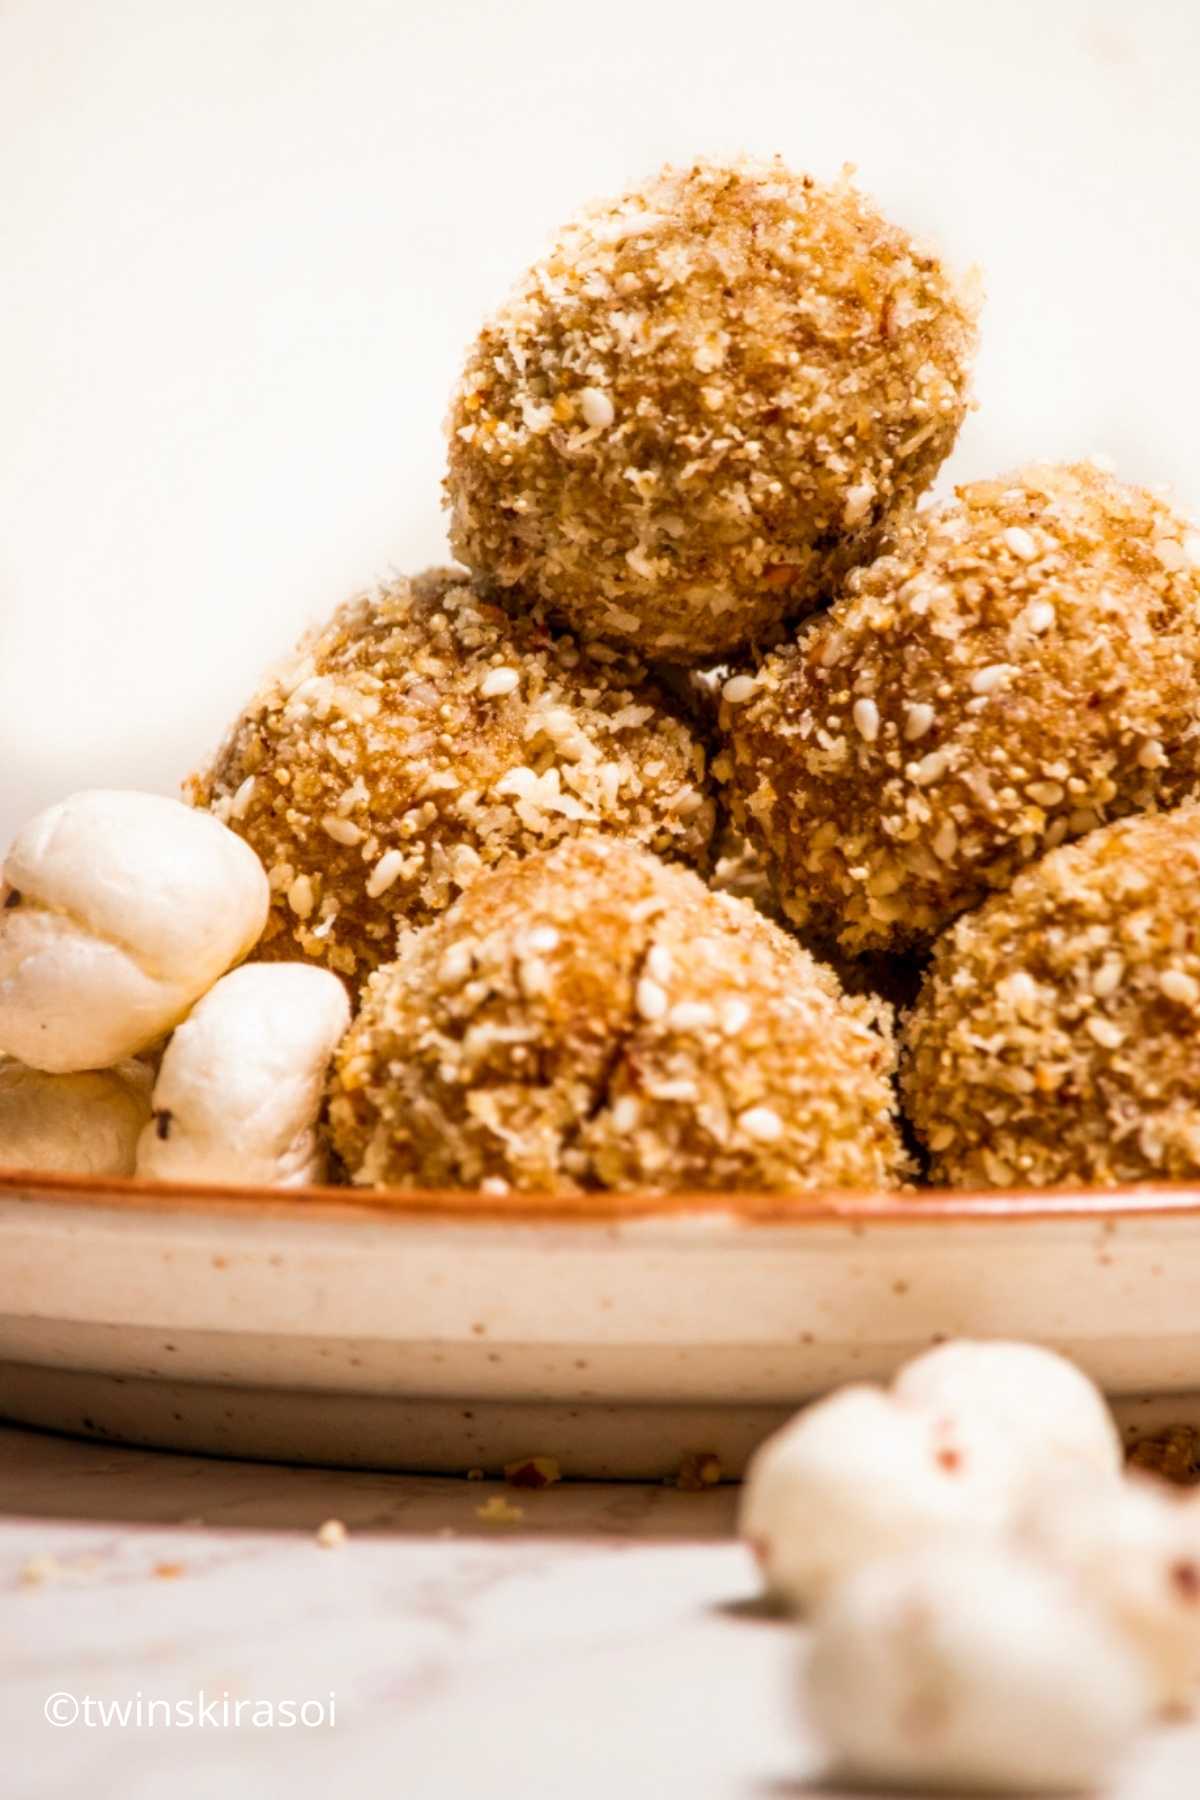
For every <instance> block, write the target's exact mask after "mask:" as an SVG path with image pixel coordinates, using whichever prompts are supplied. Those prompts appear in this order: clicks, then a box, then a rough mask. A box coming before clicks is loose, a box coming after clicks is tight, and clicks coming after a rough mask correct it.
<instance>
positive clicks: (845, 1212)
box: [0, 1173, 1200, 1478]
mask: <svg viewBox="0 0 1200 1800" xmlns="http://www.w3.org/2000/svg"><path fill="white" fill-rule="evenodd" d="M1198 1296H1200V1189H1196V1188H1170V1187H1155V1188H1137V1189H1125V1190H1121V1191H1118V1192H1114V1193H1106V1194H1098V1193H1095V1192H1092V1193H1079V1192H1055V1193H1040V1194H1023V1193H1007V1192H1005V1193H990V1194H959V1193H950V1192H935V1193H929V1194H923V1195H908V1196H900V1197H897V1196H895V1195H883V1194H881V1195H873V1196H871V1195H869V1196H862V1195H841V1196H833V1197H831V1198H828V1199H824V1198H820V1199H816V1198H812V1197H808V1196H804V1197H790V1198H782V1197H779V1196H765V1197H756V1196H746V1195H736V1196H732V1195H731V1196H725V1195H711V1194H709V1195H699V1196H671V1197H667V1198H664V1197H662V1196H645V1195H613V1194H589V1195H581V1196H570V1197H564V1198H557V1197H549V1198H542V1197H540V1196H532V1197H531V1196H518V1195H507V1196H504V1197H502V1198H496V1197H491V1196H481V1195H479V1194H476V1193H458V1194H431V1193H415V1192H404V1193H399V1192H397V1193H385V1194H378V1195H370V1196H366V1195H357V1194H354V1193H352V1192H349V1191H347V1190H346V1189H337V1188H325V1189H319V1188H314V1189H308V1190H304V1191H301V1192H296V1193H292V1194H288V1195H286V1196H283V1195H281V1194H279V1193H278V1192H273V1191H271V1190H269V1189H250V1188H247V1189H244V1190H243V1189H220V1188H168V1187H156V1186H152V1185H150V1184H148V1183H145V1182H135V1181H129V1182H107V1183H97V1182H94V1181H90V1180H84V1179H76V1178H69V1177H62V1176H51V1177H47V1176H37V1175H23V1174H20V1173H15V1174H14V1173H8V1174H3V1173H0V1414H2V1415H4V1416H7V1417H8V1418H10V1419H14V1420H18V1421H20V1422H22V1423H25V1424H33V1425H43V1426H50V1427H53V1428H55V1429H59V1430H64V1431H71V1432H77V1433H86V1434H90V1435H92V1436H97V1437H105V1438H111V1439H117V1440H123V1441H128V1442H133V1443H139V1444H151V1445H165V1446H168V1447H171V1448H175V1449H181V1450H192V1451H197V1450H199V1451H212V1452H217V1453H224V1454H229V1455H236V1456H250V1457H267V1458H282V1459H286V1460H295V1461H315V1462H330V1463H341V1464H357V1465H367V1466H374V1467H379V1468H406V1469H423V1470H466V1469H468V1468H471V1467H476V1466H478V1467H481V1468H485V1469H487V1470H494V1469H496V1468H498V1467H499V1466H500V1465H502V1464H504V1463H506V1462H509V1461H511V1460H513V1459H514V1458H517V1457H521V1456H525V1455H529V1454H537V1453H542V1454H546V1455H551V1456H554V1457H556V1458H557V1459H558V1461H559V1463H560V1465H561V1467H562V1469H563V1471H564V1473H566V1474H575V1475H588V1476H609V1477H611V1476H637V1477H642V1478H645V1477H649V1476H660V1475H663V1476H665V1475H670V1474H671V1473H673V1472H674V1471H676V1470H677V1469H678V1468H679V1466H680V1463H681V1462H682V1460H683V1459H684V1458H685V1457H686V1456H688V1455H689V1454H692V1453H697V1452H705V1453H711V1454H713V1455H716V1456H717V1457H719V1458H720V1461H721V1464H722V1466H723V1468H724V1470H725V1471H726V1472H727V1473H729V1474H735V1473H737V1472H739V1471H740V1469H741V1468H742V1466H743V1464H744V1462H745V1458H746V1456H747V1454H748V1453H749V1451H750V1450H751V1449H752V1447H753V1446H754V1444H755V1443H756V1442H757V1441H758V1440H759V1439H760V1438H761V1437H762V1436H763V1435H764V1434H765V1433H766V1432H767V1431H769V1430H771V1429H773V1428H774V1427H775V1426H776V1425H777V1424H778V1423H779V1422H781V1421H782V1420H783V1419H784V1418H785V1417H786V1416H787V1415H788V1413H789V1412H791V1411H792V1410H794V1408H795V1407H796V1405H797V1404H798V1403H799V1402H800V1401H802V1400H804V1399H806V1398H808V1397H810V1396H811V1395H813V1394H815V1393H818V1392H821V1391H822V1390H824V1389H826V1388H828V1387H830V1386H832V1385H834V1384H836V1383H838V1382H843V1381H846V1380H852V1379H864V1380H867V1379H872V1378H877V1377H882V1376H886V1375H888V1374H889V1372H890V1371H891V1370H892V1369H893V1368H894V1367H895V1366H896V1365H897V1364H898V1363H899V1362H900V1361H902V1360H903V1359H904V1358H905V1357H908V1356H910V1355H912V1354H913V1353H914V1352H915V1351H917V1350H919V1349H921V1348H923V1347H924V1346H925V1345H928V1344H929V1343H931V1342H934V1341H936V1340H938V1339H940V1338H941V1337H943V1336H951V1335H960V1334H973V1335H977V1336H1006V1337H1020V1338H1031V1339H1036V1340H1038V1341H1039V1342H1041V1343H1045V1344H1049V1345H1052V1346H1054V1347H1056V1348H1058V1349H1060V1350H1063V1351H1065V1352H1066V1353H1067V1354H1068V1355H1070V1356H1072V1357H1074V1358H1075V1359H1076V1360H1077V1361H1078V1362H1079V1363H1080V1364H1082V1366H1083V1367H1084V1368H1085V1369H1087V1370H1089V1371H1090V1372H1091V1374H1092V1375H1094V1376H1095V1377H1096V1378H1097V1380H1099V1381H1100V1382H1101V1383H1102V1384H1103V1386H1104V1387H1105V1388H1106V1390H1107V1391H1108V1392H1109V1393H1110V1394H1111V1395H1113V1396H1117V1397H1120V1401H1121V1405H1120V1407H1119V1410H1120V1411H1121V1412H1122V1413H1123V1415H1124V1417H1125V1418H1126V1420H1127V1421H1128V1422H1130V1426H1131V1428H1134V1427H1136V1428H1147V1429H1149V1428H1154V1427H1155V1426H1156V1425H1158V1424H1160V1423H1162V1422H1164V1421H1165V1420H1167V1419H1170V1420H1171V1421H1172V1422H1174V1421H1176V1420H1177V1419H1179V1418H1186V1417H1188V1416H1189V1413H1190V1412H1191V1409H1192V1407H1193V1405H1194V1404H1197V1403H1195V1402H1194V1401H1193V1399H1192V1398H1191V1396H1194V1395H1197V1394H1200V1307H1198V1304H1197V1301H1198Z"/></svg>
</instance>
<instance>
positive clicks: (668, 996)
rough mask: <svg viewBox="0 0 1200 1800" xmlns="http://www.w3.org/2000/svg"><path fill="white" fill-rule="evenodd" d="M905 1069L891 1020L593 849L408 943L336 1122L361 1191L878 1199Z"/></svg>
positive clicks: (474, 893) (382, 973) (675, 890)
mask: <svg viewBox="0 0 1200 1800" xmlns="http://www.w3.org/2000/svg"><path fill="white" fill-rule="evenodd" d="M893 1062H894V1053H893V1045H892V1040H891V1032H890V1012H889V1010H888V1009H887V1008H886V1007H884V1006H882V1005H881V1004H879V1003H878V1002H874V1001H866V1000H850V999H847V998H845V997H844V996H843V995H842V994H841V991H840V989H839V988H838V985H837V982H836V980H835V979H834V977H833V976H832V975H831V974H830V973H829V971H828V970H826V969H823V968H821V967H820V965H819V964H817V963H815V962H814V961H813V960H812V958H811V957H809V956H808V954H807V953H806V952H805V951H804V950H802V949H801V948H800V947H799V946H798V945H796V944H795V943H793V942H792V941H791V940H790V939H789V938H788V937H787V936H786V935H785V934H784V933H783V932H781V931H780V930H779V929H778V928H777V927H776V926H774V925H772V924H771V923H770V922H769V921H768V920H766V919H763V918H762V917H761V916H760V915H759V914H757V913H756V912H755V911H754V910H753V908H752V907H750V906H749V905H747V904H746V903H744V902H742V901H738V900H735V899H732V898H731V897H729V896H728V895H723V894H713V893H710V892H709V891H708V890H707V889H706V888H705V886H704V884H703V883H702V882H701V881H700V879H699V878H698V877H697V876H695V875H693V874H691V873H690V872H689V871H687V870H684V869H681V868H678V867H671V866H669V865H667V864H664V863H662V862H660V861H659V860H658V859H657V858H656V857H653V856H650V855H648V854H647V853H646V852H644V851H642V850H639V849H637V848H635V847H634V846H633V845H631V844H627V843H623V842H621V841H620V840H618V839H612V838H593V837H588V838H580V839H576V840H574V841H572V842H569V843H563V844H560V845H558V846H556V847H555V848H554V849H552V850H549V851H546V852H542V853H540V854H537V855H534V856H531V857H527V858H525V859H523V860H519V861H513V862H510V863H507V864H505V865H504V866H503V867H502V868H500V869H497V870H495V871H493V872H492V873H490V874H488V875H486V876H482V877H481V878H480V879H479V880H478V881H476V882H475V883H474V884H473V885H472V887H471V888H470V889H469V890H468V892H467V893H466V894H465V895H464V896H463V897H462V899H461V900H459V901H458V902H457V903H456V904H455V905H454V906H453V907H452V908H451V909H450V910H449V911H448V912H446V913H444V914H442V916H441V917H440V918H439V919H437V920H435V921H434V922H433V923H432V924H431V925H428V926H426V927H425V928H424V929H422V930H419V931H413V932H410V933H408V934H406V936H405V937H404V939H403V940H402V943H401V948H400V954H399V957H398V959H397V960H396V962H395V963H393V964H392V965H391V966H390V967H387V968H382V969H379V970H378V971H377V972H376V973H375V975H374V976H372V978H371V981H370V982H369V984H368V986H367V989H366V993H365V997H364V1002H363V1007H362V1011H361V1012H360V1014H359V1016H358V1018H357V1020H356V1021H355V1023H354V1025H353V1026H352V1027H351V1030H350V1033H349V1035H348V1036H347V1038H346V1039H345V1040H344V1042H343V1045H342V1047H341V1049H340V1051H339V1053H338V1057H337V1061H336V1066H335V1076H334V1083H333V1098H332V1101H331V1107H330V1120H331V1127H332V1131H333V1135H334V1140H335V1143H336V1146H337V1149H338V1152H339V1154H340V1156H341V1157H342V1159H343V1161H344V1163H345V1166H346V1169H347V1171H348V1173H349V1175H350V1177H351V1179H352V1180H353V1181H354V1182H356V1183H358V1184H360V1185H363V1186H372V1185H392V1184H394V1185H404V1184H412V1185H418V1186H439V1185H443V1186H456V1185H462V1186H476V1185H478V1184H479V1183H480V1182H483V1181H492V1182H497V1181H499V1182H501V1183H509V1184H511V1185H512V1186H513V1187H516V1188H521V1189H526V1190H538V1189H542V1190H544V1189H551V1188H559V1189H562V1190H564V1191H570V1190H578V1189H581V1188H596V1187H607V1188H633V1187H655V1188H661V1189H666V1190H669V1189H688V1188H694V1189H699V1188H706V1189H714V1188H717V1189H720V1188H731V1189H733V1188H743V1189H759V1190H772V1189H775V1190H779V1189H799V1188H819V1187H830V1188H834V1187H874V1186H881V1185H882V1186H886V1185H888V1184H890V1183H893V1182H895V1181H896V1180H898V1179H899V1178H900V1177H901V1176H902V1175H903V1174H904V1173H905V1170H906V1163H905V1157H904V1153H903V1151H902V1149H901V1146H900V1141H899V1138H898V1135H897V1130H896V1125H895V1121H894V1117H893V1113H894V1094H893V1090H892V1086H891V1082H890V1079H889V1078H890V1075H891V1072H892V1067H893Z"/></svg>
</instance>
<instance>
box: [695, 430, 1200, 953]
mask: <svg viewBox="0 0 1200 1800" xmlns="http://www.w3.org/2000/svg"><path fill="white" fill-rule="evenodd" d="M735 682H736V683H740V685H736V686H735ZM721 729H722V732H723V734H724V737H725V741H726V742H725V749H724V750H723V752H722V753H721V754H720V755H719V756H718V757H717V758H716V759H715V761H714V770H715V772H716V773H717V774H718V775H720V776H722V777H723V778H727V779H728V784H729V785H728V789H727V792H728V793H729V796H730V801H731V805H732V811H733V815H734V818H735V820H736V821H737V823H738V824H740V825H741V826H742V828H743V829H744V830H745V831H746V832H747V833H748V834H749V835H750V836H751V837H752V838H754V839H755V840H756V841H757V842H758V843H759V844H761V846H762V847H763V849H764V851H765V854H766V856H767V859H768V861H769V863H770V865H771V869H772V877H773V880H774V883H775V888H776V892H777V894H778V896H779V900H780V904H781V905H782V907H783V910H784V912H785V913H786V914H787V916H788V918H789V919H790V920H791V921H792V922H793V923H794V924H795V925H796V926H797V927H798V928H799V929H801V930H802V931H805V932H810V933H813V934H815V935H816V936H817V937H818V938H820V939H828V940H831V941H832V940H834V939H836V940H837V941H838V942H839V943H840V944H841V946H842V947H843V948H844V949H846V950H847V951H850V952H854V953H858V952H862V951H864V950H875V949H882V950H903V949H907V948H918V949H919V948H921V947H922V946H923V945H926V944H928V943H929V942H930V941H931V939H932V938H933V937H934V936H935V935H936V934H937V933H938V932H939V931H940V930H941V929H942V928H943V927H944V926H945V925H947V924H948V923H949V921H950V920H951V919H953V918H954V917H955V916H956V915H957V914H958V913H960V912H962V911H964V910H965V909H967V908H968V907H971V906H975V905H977V904H978V903H979V902H980V901H981V900H982V899H983V898H984V897H985V895H987V894H988V893H989V892H990V891H992V890H994V889H998V888H1003V887H1006V886H1007V885H1008V884H1009V882H1011V880H1012V879H1013V877H1014V875H1015V874H1016V873H1017V871H1018V870H1019V869H1020V868H1021V867H1023V866H1024V865H1025V864H1026V863H1028V862H1030V861H1032V860H1033V859H1034V858H1036V857H1037V856H1039V855H1041V854H1042V853H1043V852H1044V851H1046V850H1048V849H1052V848H1053V847H1054V846H1055V845H1057V844H1061V843H1063V842H1065V841H1069V840H1071V839H1074V838H1077V837H1080V836H1082V835H1083V834H1084V833H1085V832H1088V831H1090V830H1093V829H1094V828H1095V827H1096V826H1098V825H1100V824H1102V823H1104V822H1106V821H1108V820H1110V819H1113V818H1115V817H1119V816H1121V815H1123V814H1128V813H1135V812H1143V811H1150V810H1154V809H1156V808H1160V807H1166V806H1171V805H1173V804H1175V803H1176V802H1178V801H1179V800H1180V799H1182V798H1183V797H1184V795H1185V794H1186V793H1187V792H1188V791H1189V790H1190V789H1191V788H1192V787H1193V785H1194V784H1195V783H1196V781H1197V779H1198V778H1200V536H1197V534H1196V533H1195V531H1194V530H1193V529H1192V528H1191V527H1189V526H1188V525H1187V524H1186V523H1185V522H1184V520H1182V519H1181V518H1180V517H1179V516H1178V514H1176V513H1175V512H1173V511H1172V510H1171V508H1170V507H1168V506H1167V505H1166V504H1165V503H1164V502H1163V501H1162V500H1161V499H1159V498H1157V497H1156V496H1154V495H1153V494H1151V493H1149V492H1147V491H1146V490H1145V489H1143V488H1138V487H1133V486H1129V485H1127V484H1124V483H1122V482H1120V481H1117V480H1115V479H1113V478H1112V477H1111V476H1110V475H1108V474H1106V473H1104V472H1102V471H1101V470H1100V469H1098V468H1096V467H1094V466H1092V465H1090V464H1076V465H1072V466H1066V467H1059V466H1036V467H1032V468H1027V469H1024V470H1021V471H1019V472H1018V473H1016V474H1013V475H1009V476H1005V477H1003V478H1002V479H1000V480H996V481H977V482H973V483H971V484H970V485H969V486H966V487H963V488H960V489H959V490H958V496H957V498H956V499H955V500H952V501H950V502H948V503H947V504H945V505H941V506H936V507H932V508H930V509H929V510H928V511H924V512H918V513H917V514H915V515H914V516H913V517H912V519H911V520H910V521H908V522H907V523H906V524H904V525H903V526H901V527H900V528H899V529H898V530H897V531H896V533H895V534H894V536H893V538H892V540H891V541H890V543H889V547H888V550H887V553H886V554H884V555H882V556H881V557H880V558H879V559H878V560H877V561H876V562H874V563H873V564H871V566H870V567H868V568H865V569H862V570H859V571H856V572H855V574H853V575H852V576H851V577H850V579H849V581H848V583H847V587H846V592H845V593H844V595H843V596H842V597H841V598H840V599H839V600H838V601H837V602H836V603H835V604H834V606H833V607H832V608H831V609H830V611H829V612H828V613H826V614H825V615H823V617H822V618H821V619H820V620H819V621H816V622H815V623H814V624H813V625H812V626H811V627H809V628H808V629H807V630H806V631H805V632H804V633H803V634H802V635H801V636H800V637H799V638H798V640H797V641H796V642H795V643H793V644H791V645H789V646H787V647H786V648H783V649H780V650H779V651H777V652H775V653H774V654H772V655H770V656H769V657H767V658H766V659H765V661H764V662H763V663H762V665H761V667H759V668H758V670H757V671H756V672H755V673H754V674H752V675H750V674H747V675H746V676H745V677H744V678H740V677H739V678H734V680H733V681H728V682H726V684H725V687H724V695H723V702H722V709H721Z"/></svg>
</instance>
